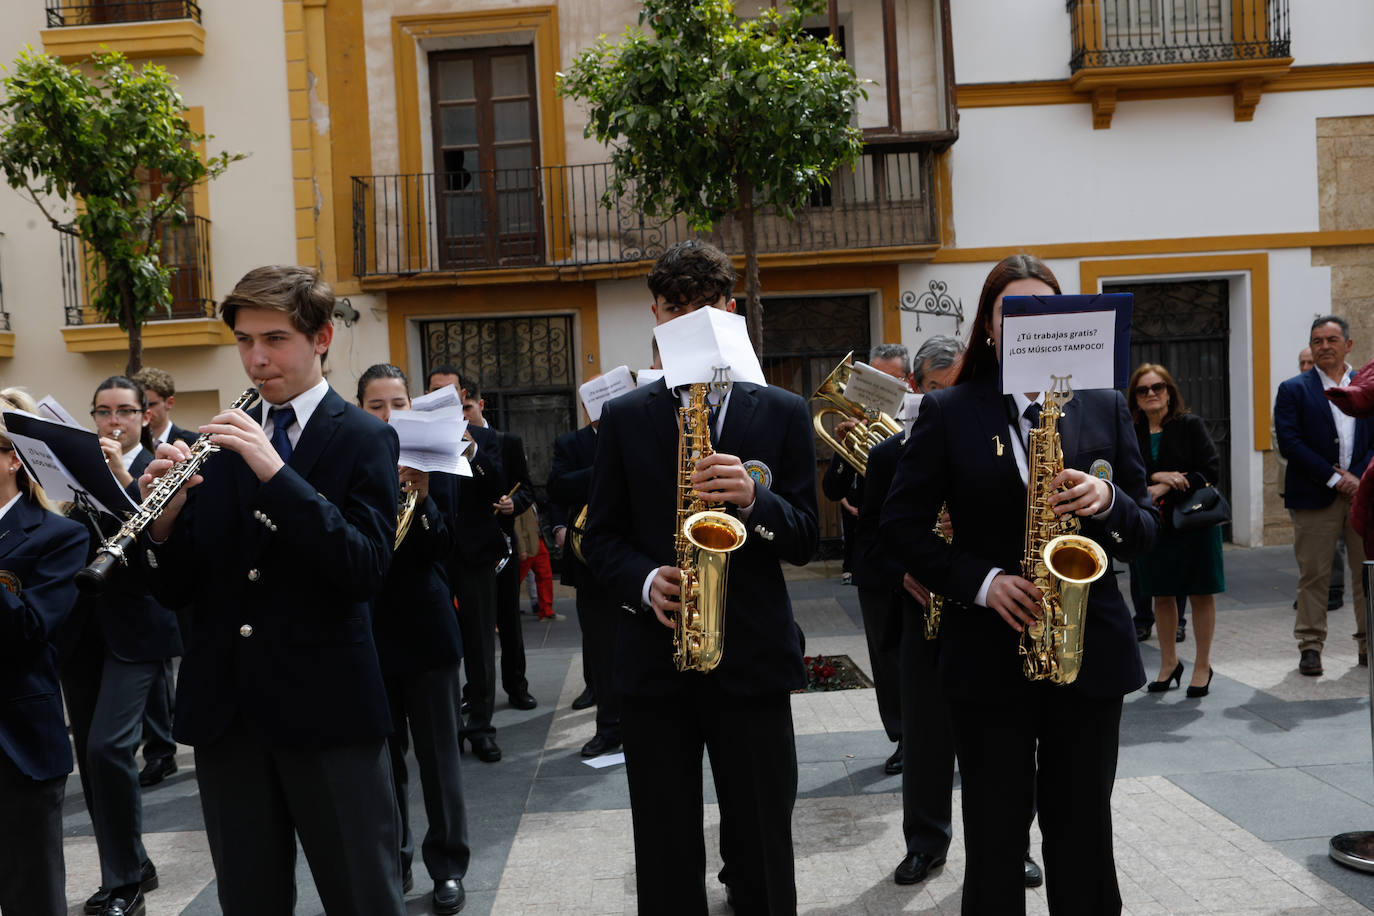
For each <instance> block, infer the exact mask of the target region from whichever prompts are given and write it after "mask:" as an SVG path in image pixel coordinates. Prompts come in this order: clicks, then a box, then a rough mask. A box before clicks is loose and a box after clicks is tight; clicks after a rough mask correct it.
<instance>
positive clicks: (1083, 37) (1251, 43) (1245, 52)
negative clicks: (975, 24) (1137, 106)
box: [1068, 0, 1290, 73]
mask: <svg viewBox="0 0 1374 916" xmlns="http://www.w3.org/2000/svg"><path fill="white" fill-rule="evenodd" d="M1068 10H1069V21H1070V23H1071V29H1072V34H1073V50H1072V55H1073V56H1072V57H1071V58H1070V59H1069V68H1070V69H1071V70H1072V71H1073V72H1075V73H1077V72H1078V71H1079V70H1082V69H1086V68H1097V67H1137V66H1149V65H1158V64H1190V63H1211V62H1217V61H1258V60H1271V59H1278V58H1286V57H1288V56H1289V46H1290V40H1289V23H1288V0H1195V2H1189V3H1175V2H1173V0H1068Z"/></svg>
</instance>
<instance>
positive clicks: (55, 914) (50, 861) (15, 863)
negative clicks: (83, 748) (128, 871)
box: [0, 753, 67, 916]
mask: <svg viewBox="0 0 1374 916" xmlns="http://www.w3.org/2000/svg"><path fill="white" fill-rule="evenodd" d="M66 789H67V777H65V776H58V777H56V778H54V779H43V780H37V779H30V778H29V777H28V776H26V775H24V773H22V772H21V771H20V770H19V768H18V767H17V766H15V765H14V762H13V761H11V760H10V758H9V757H7V756H6V755H5V754H4V753H0V811H3V812H4V824H5V826H4V829H3V830H0V916H66V913H67V891H66V883H67V869H66V864H65V862H64V860H63V858H62V796H63V795H64V793H65V792H66Z"/></svg>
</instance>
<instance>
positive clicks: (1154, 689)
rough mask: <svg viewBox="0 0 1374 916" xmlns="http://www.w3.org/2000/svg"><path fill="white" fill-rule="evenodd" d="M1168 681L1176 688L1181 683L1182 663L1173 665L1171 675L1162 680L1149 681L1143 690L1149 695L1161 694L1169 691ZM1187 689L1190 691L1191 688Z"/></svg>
mask: <svg viewBox="0 0 1374 916" xmlns="http://www.w3.org/2000/svg"><path fill="white" fill-rule="evenodd" d="M1170 681H1172V682H1173V685H1174V687H1177V686H1178V685H1179V684H1182V683H1183V662H1179V663H1178V664H1177V665H1174V671H1173V673H1172V674H1170V675H1169V676H1168V677H1166V678H1165V679H1164V680H1162V681H1150V683H1148V684H1146V685H1145V689H1147V690H1149V691H1150V693H1163V692H1164V691H1166V690H1169V689H1171V688H1170V687H1169V682H1170ZM1188 689H1189V690H1192V689H1193V688H1191V687H1189V688H1188ZM1189 696H1191V694H1189Z"/></svg>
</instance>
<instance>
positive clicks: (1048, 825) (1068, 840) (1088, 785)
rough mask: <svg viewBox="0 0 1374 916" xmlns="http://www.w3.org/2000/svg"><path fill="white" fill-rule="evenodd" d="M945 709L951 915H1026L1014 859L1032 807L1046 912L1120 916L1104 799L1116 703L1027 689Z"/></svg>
mask: <svg viewBox="0 0 1374 916" xmlns="http://www.w3.org/2000/svg"><path fill="white" fill-rule="evenodd" d="M949 707H950V717H951V721H952V722H953V724H954V744H955V748H956V750H957V751H958V755H959V777H960V781H961V784H962V786H963V808H964V846H965V850H966V852H967V855H968V864H967V867H966V869H965V873H964V895H963V903H962V910H961V912H963V913H965V914H968V916H975V914H984V913H998V914H1016V913H1024V912H1025V911H1026V891H1025V875H1024V871H1023V868H1024V866H1023V863H1022V859H1023V857H1024V855H1025V853H1026V849H1027V846H1028V835H1029V824H1030V821H1031V816H1032V813H1033V810H1034V809H1033V805H1034V803H1035V802H1036V800H1037V798H1038V801H1039V806H1038V807H1039V812H1038V816H1039V818H1040V831H1041V834H1042V836H1043V838H1044V844H1043V847H1042V852H1043V854H1044V865H1045V882H1046V888H1045V889H1046V896H1047V897H1048V899H1049V906H1050V912H1051V913H1052V914H1054V916H1079V914H1081V916H1112V914H1116V913H1120V912H1121V891H1120V889H1119V887H1118V885H1117V880H1116V863H1115V860H1114V859H1113V856H1112V810H1111V798H1112V785H1113V782H1114V780H1115V778H1116V758H1117V745H1118V742H1119V739H1120V731H1121V698H1120V697H1109V698H1100V697H1089V696H1085V695H1083V694H1082V693H1081V692H1080V691H1077V690H1074V689H1072V688H1066V687H1057V686H1054V685H1051V684H1048V683H1045V682H1038V683H1034V684H1032V683H1029V682H1028V683H1026V684H1025V685H1023V686H1022V687H1021V688H1020V689H1018V690H1017V691H1016V692H1015V693H1013V694H1011V695H1008V696H1000V697H998V698H996V699H995V700H991V699H990V700H985V701H984V700H968V699H955V698H951V699H950V703H949Z"/></svg>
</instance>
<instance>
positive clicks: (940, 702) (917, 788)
mask: <svg viewBox="0 0 1374 916" xmlns="http://www.w3.org/2000/svg"><path fill="white" fill-rule="evenodd" d="M900 606H901V608H902V609H903V611H904V613H905V614H906V618H905V619H904V620H903V621H902V646H901V684H902V735H903V737H904V739H905V740H904V742H903V748H902V836H903V838H904V839H905V840H906V851H907V853H908V854H910V853H914V852H919V853H925V854H927V855H931V856H942V855H944V854H945V851H946V850H947V849H949V841H950V838H951V837H952V836H953V835H954V831H953V826H952V823H951V819H952V813H951V808H952V795H953V792H954V731H953V729H952V728H951V726H950V721H949V705H948V704H947V703H946V702H945V696H944V693H942V692H941V690H940V678H939V674H938V670H937V669H938V664H939V651H940V642H939V640H932V639H926V636H925V628H924V627H923V626H922V624H921V616H917V615H924V614H925V610H924V609H923V608H921V607H919V606H918V605H917V604H916V602H914V601H912V600H911V599H910V598H903V599H901V604H900Z"/></svg>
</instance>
